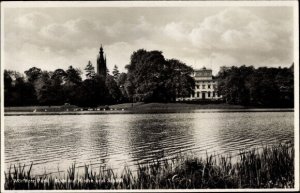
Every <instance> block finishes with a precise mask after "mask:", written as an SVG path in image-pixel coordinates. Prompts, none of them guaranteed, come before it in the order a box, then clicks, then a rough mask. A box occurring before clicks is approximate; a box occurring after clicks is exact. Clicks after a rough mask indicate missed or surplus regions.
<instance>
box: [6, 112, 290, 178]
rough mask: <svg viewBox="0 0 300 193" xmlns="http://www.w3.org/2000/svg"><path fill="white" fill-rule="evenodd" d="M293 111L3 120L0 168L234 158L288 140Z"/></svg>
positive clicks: (119, 165)
mask: <svg viewBox="0 0 300 193" xmlns="http://www.w3.org/2000/svg"><path fill="white" fill-rule="evenodd" d="M293 116H294V113H293V112H218V111H209V110H207V111H193V112H190V113H166V114H164V113H162V114H100V115H51V116H45V115H42V116H6V117H5V127H4V128H5V129H4V132H5V135H4V136H5V163H6V168H7V167H9V165H10V164H16V163H21V164H26V165H28V164H30V163H31V162H33V163H34V167H33V173H44V171H45V170H46V171H47V173H50V172H57V171H58V168H59V170H61V171H66V169H67V168H68V167H69V166H71V163H74V162H76V165H77V166H83V165H84V164H91V166H92V167H99V164H103V163H106V164H107V165H108V166H110V167H112V168H115V169H120V168H123V165H125V164H126V165H129V166H132V167H134V165H135V164H137V162H139V163H142V162H145V161H148V160H152V159H155V158H162V157H172V156H175V155H177V154H178V153H191V152H192V153H194V154H196V155H199V156H203V155H205V154H206V152H208V154H210V153H212V154H224V153H225V154H226V153H231V154H235V153H237V152H239V150H241V149H243V148H251V147H256V146H261V145H266V144H270V145H271V144H274V143H278V142H279V141H286V140H288V141H293V140H294V123H293V122H294V118H293Z"/></svg>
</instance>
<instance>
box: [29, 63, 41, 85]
mask: <svg viewBox="0 0 300 193" xmlns="http://www.w3.org/2000/svg"><path fill="white" fill-rule="evenodd" d="M25 74H26V76H27V80H28V81H29V82H31V83H34V81H36V80H37V79H38V78H39V76H40V75H41V74H42V70H41V69H40V68H37V67H32V68H30V69H29V70H27V71H25Z"/></svg>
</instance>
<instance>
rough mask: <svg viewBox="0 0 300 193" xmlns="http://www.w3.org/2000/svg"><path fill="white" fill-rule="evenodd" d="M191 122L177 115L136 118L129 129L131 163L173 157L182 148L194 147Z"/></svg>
mask: <svg viewBox="0 0 300 193" xmlns="http://www.w3.org/2000/svg"><path fill="white" fill-rule="evenodd" d="M190 125H191V122H190V121H187V120H186V119H185V116H178V114H161V115H159V119H157V115H153V114H145V115H141V116H136V119H134V121H132V123H131V127H130V132H129V134H130V139H131V145H130V146H131V155H132V158H133V161H139V162H140V163H144V162H146V161H149V160H153V159H160V158H164V157H170V156H174V155H175V154H177V153H179V152H180V151H181V150H182V148H189V147H192V146H194V139H193V136H194V135H193V133H192V130H191V126H190Z"/></svg>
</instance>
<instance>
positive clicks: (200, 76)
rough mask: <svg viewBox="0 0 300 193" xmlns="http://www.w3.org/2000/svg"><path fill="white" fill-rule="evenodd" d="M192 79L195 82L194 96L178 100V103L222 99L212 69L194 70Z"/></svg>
mask: <svg viewBox="0 0 300 193" xmlns="http://www.w3.org/2000/svg"><path fill="white" fill-rule="evenodd" d="M192 77H193V78H194V80H195V90H194V94H192V95H191V96H190V97H185V98H177V99H176V100H177V101H191V100H218V99H221V98H222V96H220V95H219V93H218V90H217V86H218V84H217V80H216V79H214V78H213V75H212V70H211V69H206V68H205V67H203V68H201V69H198V70H194V72H193V74H192Z"/></svg>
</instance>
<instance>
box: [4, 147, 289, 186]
mask: <svg viewBox="0 0 300 193" xmlns="http://www.w3.org/2000/svg"><path fill="white" fill-rule="evenodd" d="M32 165H33V164H32V163H31V165H30V166H29V168H28V169H25V165H24V166H21V165H20V164H19V166H18V167H17V166H15V165H14V166H13V168H12V167H10V168H9V169H8V172H7V173H5V184H4V187H5V189H6V190H36V189H37V190H48V189H49V190H50V189H52V190H81V189H194V188H196V189H203V188H218V189H223V188H224V189H226V188H293V187H294V147H293V146H292V145H291V144H289V143H288V144H279V145H277V146H272V147H263V148H262V149H261V150H258V149H252V150H250V151H242V152H240V154H239V156H238V157H237V160H236V161H234V162H233V161H232V157H231V156H230V155H227V156H213V155H206V158H198V157H195V156H193V155H189V156H182V155H178V156H176V157H175V158H173V159H169V160H159V159H157V160H154V161H151V162H148V163H146V164H138V166H137V170H136V171H133V170H131V169H130V168H129V167H128V166H125V167H124V169H123V171H122V172H121V174H120V175H119V176H118V175H117V174H115V173H114V171H113V170H112V169H110V168H107V167H105V166H100V168H99V171H97V172H96V171H95V170H93V169H92V168H89V166H88V165H85V166H84V174H83V175H79V173H78V172H76V166H75V164H72V165H71V166H70V168H69V169H68V170H67V173H66V175H67V176H64V177H62V178H60V177H59V178H57V177H54V176H52V175H46V174H44V175H42V176H33V175H31V169H32Z"/></svg>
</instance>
